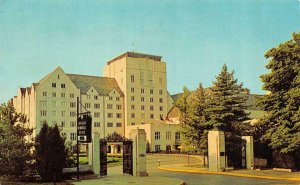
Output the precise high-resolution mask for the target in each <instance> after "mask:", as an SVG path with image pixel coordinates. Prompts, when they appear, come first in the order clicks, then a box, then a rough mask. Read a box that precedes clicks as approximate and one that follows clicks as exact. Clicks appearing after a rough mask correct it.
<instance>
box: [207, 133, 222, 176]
mask: <svg viewBox="0 0 300 185" xmlns="http://www.w3.org/2000/svg"><path fill="white" fill-rule="evenodd" d="M208 167H209V171H224V170H225V136H224V132H223V131H220V130H210V131H209V132H208Z"/></svg>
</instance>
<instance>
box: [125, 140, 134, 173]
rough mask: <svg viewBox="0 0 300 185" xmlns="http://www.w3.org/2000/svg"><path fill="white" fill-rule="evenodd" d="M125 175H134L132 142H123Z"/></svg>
mask: <svg viewBox="0 0 300 185" xmlns="http://www.w3.org/2000/svg"><path fill="white" fill-rule="evenodd" d="M123 173H126V174H130V175H133V161H132V141H123Z"/></svg>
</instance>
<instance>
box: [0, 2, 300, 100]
mask: <svg viewBox="0 0 300 185" xmlns="http://www.w3.org/2000/svg"><path fill="white" fill-rule="evenodd" d="M299 31H300V2H299V1H298V0H218V1H217V0H209V1H208V0H195V1H193V0H155V1H150V0H147V1H146V0H144V1H143V0H136V1H133V0H126V1H124V0H86V1H81V0H80V1H79V0H49V1H47V0H43V1H40V0H26V1H17V0H0V88H1V92H0V102H5V101H7V100H8V99H9V98H11V97H13V96H14V95H16V93H17V88H18V87H24V86H30V85H31V83H33V82H37V81H38V80H40V79H41V78H42V77H43V76H45V75H46V74H48V73H49V72H51V71H52V70H54V69H55V68H56V67H57V66H61V67H62V68H63V69H64V71H65V72H67V73H79V74H86V75H101V76H102V69H103V67H104V65H105V64H106V62H107V61H108V60H109V59H112V58H114V57H116V56H117V55H119V54H121V53H123V52H126V51H133V50H134V51H136V52H142V53H149V54H155V55H161V56H163V60H165V61H166V62H167V77H168V90H169V92H170V93H171V94H175V93H178V92H180V91H181V90H182V87H183V86H185V85H186V86H187V87H188V88H190V89H195V88H196V87H197V86H198V84H199V82H202V83H203V85H204V86H205V87H208V86H210V85H211V84H212V81H214V80H215V76H216V75H217V74H218V73H219V72H220V69H221V67H222V65H223V64H224V63H226V64H227V66H228V68H229V69H230V70H234V71H235V77H236V78H237V79H238V81H239V82H243V83H244V86H245V87H247V88H249V89H250V90H251V92H252V93H258V94H263V93H264V91H262V90H261V87H262V83H261V82H260V79H259V76H260V75H261V74H264V73H266V72H267V70H266V69H265V65H266V64H267V60H266V59H265V58H264V53H265V52H266V51H267V50H268V49H270V48H272V47H275V46H277V45H278V44H280V43H281V42H284V41H286V40H289V39H290V38H291V34H292V32H299Z"/></svg>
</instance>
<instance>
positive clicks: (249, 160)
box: [242, 136, 254, 170]
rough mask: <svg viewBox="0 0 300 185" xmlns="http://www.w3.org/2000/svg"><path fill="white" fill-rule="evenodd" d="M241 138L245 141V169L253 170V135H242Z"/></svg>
mask: <svg viewBox="0 0 300 185" xmlns="http://www.w3.org/2000/svg"><path fill="white" fill-rule="evenodd" d="M242 139H244V140H245V141H246V169H248V170H251V169H252V170H253V167H254V148H253V137H252V136H242Z"/></svg>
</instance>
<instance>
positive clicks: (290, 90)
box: [259, 33, 300, 168]
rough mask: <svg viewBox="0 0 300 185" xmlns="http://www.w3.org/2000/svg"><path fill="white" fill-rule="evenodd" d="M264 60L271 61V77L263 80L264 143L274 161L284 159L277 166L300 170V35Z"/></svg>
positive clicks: (283, 44)
mask: <svg viewBox="0 0 300 185" xmlns="http://www.w3.org/2000/svg"><path fill="white" fill-rule="evenodd" d="M265 57H266V58H267V59H270V61H269V63H268V64H267V66H266V68H267V69H268V70H270V73H268V74H265V75H262V76H261V80H262V81H263V82H264V85H263V89H264V90H266V91H268V92H269V94H268V95H265V96H263V97H262V98H261V99H260V102H259V106H260V107H261V108H262V109H263V110H264V111H266V115H265V117H264V118H263V120H262V122H263V124H264V125H265V133H264V137H263V139H265V140H266V141H267V142H268V143H269V146H270V147H271V148H272V149H273V150H274V153H275V157H276V156H281V159H278V158H277V159H275V162H276V160H277V162H278V163H276V164H275V165H277V166H280V167H288V168H294V167H297V168H300V162H299V160H300V158H299V157H297V156H299V155H300V109H299V107H300V73H299V72H300V33H294V34H293V38H292V39H291V40H289V41H287V42H285V43H282V44H280V45H279V46H278V47H276V48H272V49H270V50H269V51H267V52H266V54H265ZM285 159H286V161H282V160H285ZM278 160H279V161H278ZM288 161H289V162H288Z"/></svg>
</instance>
